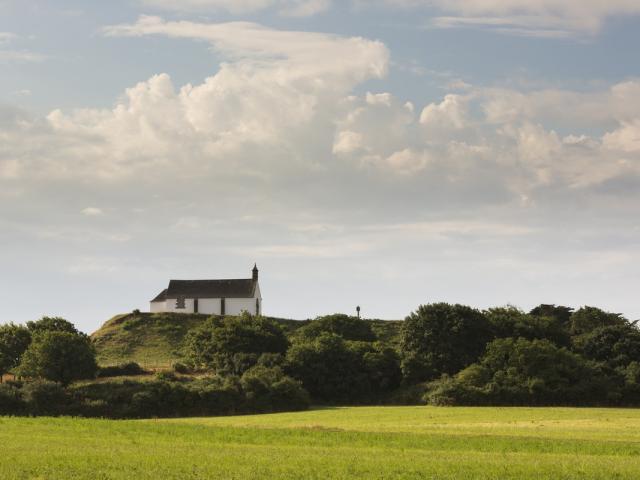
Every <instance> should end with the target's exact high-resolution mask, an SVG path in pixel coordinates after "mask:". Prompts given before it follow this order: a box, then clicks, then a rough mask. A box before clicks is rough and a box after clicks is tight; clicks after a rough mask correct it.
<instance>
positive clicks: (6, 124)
mask: <svg viewBox="0 0 640 480" xmlns="http://www.w3.org/2000/svg"><path fill="white" fill-rule="evenodd" d="M105 32H106V33H107V34H108V35H110V36H128V37H131V36H133V37H140V38H141V39H140V40H139V41H141V42H142V41H144V39H143V37H146V36H148V35H161V36H165V37H171V38H187V39H193V40H197V41H206V42H208V43H209V44H210V45H211V47H212V48H213V49H215V50H216V51H217V52H219V53H220V54H221V55H222V56H223V57H224V59H225V60H224V62H223V63H222V64H221V65H220V66H219V68H218V69H217V70H216V71H213V72H212V74H211V76H210V77H209V78H206V79H205V80H204V81H202V82H200V83H198V84H193V85H192V84H187V85H182V86H179V85H175V84H174V82H173V80H172V79H171V77H170V76H169V75H167V74H166V73H158V74H157V75H154V76H152V77H151V78H148V79H146V80H143V81H140V82H139V83H137V84H135V85H132V86H131V87H130V88H128V89H127V90H126V91H125V92H123V94H122V96H120V97H119V98H118V99H116V101H115V102H114V105H113V107H111V108H91V107H87V108H82V109H77V110H71V111H63V110H54V111H52V112H50V113H49V114H48V115H46V116H34V115H30V114H28V113H26V112H24V111H21V110H20V109H15V108H9V107H6V106H0V198H1V199H2V200H3V201H2V202H0V219H1V220H0V238H1V239H2V240H3V241H6V240H7V239H11V240H12V242H13V244H14V245H16V249H17V250H18V253H19V254H20V255H23V256H24V257H27V256H28V254H29V252H31V251H47V252H48V253H49V255H47V256H46V258H43V256H41V257H38V260H39V262H47V265H49V267H50V271H55V272H63V273H67V274H68V273H71V274H73V275H74V276H78V275H92V274H95V275H96V276H99V275H100V274H101V272H106V273H107V274H108V273H109V272H113V271H114V270H113V268H117V269H118V270H117V273H118V274H119V275H118V276H119V277H121V276H122V275H121V274H122V272H126V274H127V277H131V278H134V279H137V278H138V277H136V275H140V276H142V275H148V278H150V279H152V280H153V282H157V279H158V278H165V277H167V276H169V275H184V276H185V278H187V277H191V276H197V275H203V276H204V275H210V274H211V268H212V267H211V265H206V264H207V262H206V261H203V259H209V258H212V259H216V264H218V262H227V263H226V266H227V268H231V264H232V263H236V262H237V263H240V262H242V261H245V260H246V259H247V258H248V257H252V258H255V257H259V258H258V260H260V259H262V260H264V261H270V262H272V265H273V267H272V269H271V270H272V271H273V272H274V273H273V275H274V277H277V276H278V275H283V278H284V276H286V275H287V274H285V273H282V274H280V273H279V272H280V269H279V268H277V266H279V265H281V264H282V263H286V262H291V264H290V265H292V266H290V267H287V269H286V271H288V272H291V271H294V272H295V271H296V270H295V268H300V269H302V268H311V267H315V268H317V269H318V271H319V272H320V273H318V275H319V276H322V275H327V277H329V275H330V273H332V272H334V268H336V269H338V270H339V271H345V270H343V269H351V268H353V269H354V271H357V272H360V274H361V275H362V277H363V278H365V279H366V278H375V283H377V282H378V281H380V282H384V281H389V282H390V284H395V283H394V282H393V279H394V278H404V276H406V275H415V277H412V278H413V280H415V282H414V281H413V280H412V282H410V283H411V284H414V283H415V284H420V285H421V286H420V290H419V291H418V290H416V296H420V298H423V296H424V291H423V289H424V285H423V280H424V277H421V276H419V275H418V274H417V273H414V272H415V271H416V270H420V269H416V268H415V265H414V263H413V262H416V263H417V264H419V265H428V266H429V268H428V269H425V270H429V271H430V272H434V273H433V275H434V277H433V282H434V283H433V284H434V285H439V284H440V283H441V279H442V278H443V277H446V278H448V281H449V282H450V285H458V284H459V283H457V282H461V281H466V280H461V279H467V276H466V275H467V273H468V272H469V271H470V270H473V268H475V269H476V270H477V272H494V269H498V271H500V272H503V273H504V272H506V273H505V275H508V276H509V278H523V277H527V278H532V279H533V280H532V282H534V283H535V285H540V284H544V280H545V278H547V277H545V275H547V274H548V271H547V272H545V270H544V269H545V268H550V269H551V271H553V272H558V270H557V268H560V269H561V270H562V273H561V274H560V275H562V277H561V280H562V281H563V282H564V281H566V282H569V283H571V281H572V280H575V278H573V277H572V275H576V276H579V275H580V273H581V272H584V271H585V269H586V268H587V267H586V266H584V265H583V262H584V261H586V260H585V259H587V260H590V259H593V258H596V257H598V258H606V259H613V260H607V261H611V262H614V261H615V262H618V261H619V260H617V259H619V258H631V259H633V258H637V255H636V254H635V252H634V248H636V245H637V233H638V231H637V229H636V227H638V226H637V225H635V224H634V222H635V223H637V222H636V221H635V218H638V214H639V213H640V212H638V205H640V198H639V194H638V192H639V191H640V152H638V147H637V130H638V125H639V123H638V122H640V115H639V114H638V112H639V111H640V109H639V108H638V103H637V102H638V92H639V89H640V81H638V80H637V79H629V80H628V81H625V82H621V83H618V84H615V85H611V86H609V87H603V88H599V89H594V90H592V91H586V92H585V91H583V92H577V91H571V90H560V89H540V90H535V91H530V90H529V91H524V90H519V89H516V88H511V89H508V88H498V87H479V86H471V85H464V89H463V90H462V91H460V90H458V86H452V87H451V88H452V90H450V91H446V92H445V93H444V94H443V95H442V97H441V98H437V99H434V100H433V101H429V102H425V103H426V104H425V103H421V104H418V103H417V102H415V101H411V102H410V101H408V100H414V99H407V98H404V97H399V96H397V95H394V94H392V93H390V92H387V91H384V90H381V91H380V90H374V87H373V86H372V85H376V84H377V82H376V83H374V82H368V81H369V80H372V79H373V80H375V79H379V78H381V77H383V76H384V75H385V74H386V71H387V68H388V64H389V52H388V50H387V49H386V47H385V46H384V45H383V44H381V43H379V42H376V41H371V40H367V39H363V38H348V37H342V36H337V35H328V34H319V33H307V32H291V31H279V30H274V29H269V28H265V27H263V26H260V25H256V24H254V23H245V22H233V23H224V24H207V23H196V22H167V21H164V20H162V19H160V18H157V17H142V18H140V19H139V20H138V21H137V22H134V23H132V24H127V25H117V26H112V27H109V28H107V29H106V30H105ZM114 41H115V40H114ZM363 85H364V87H363ZM366 88H368V89H369V91H367V90H366ZM79 202H81V203H79ZM78 205H80V206H78ZM83 206H88V207H87V208H86V209H85V210H84V211H82V210H80V209H81V208H83ZM97 206H99V210H100V211H103V212H108V213H109V214H108V215H102V216H99V220H100V221H99V222H96V221H88V218H87V217H86V215H89V216H91V215H92V214H96V213H97V211H96V210H93V209H98V207H97ZM79 212H80V213H82V215H81V214H80V213H79ZM96 219H97V218H96ZM630 225H631V226H630ZM159 239H161V240H159ZM567 239H571V240H570V241H569V240H567ZM612 239H613V240H612ZM558 242H560V245H558ZM562 242H565V243H564V244H563V243H562ZM169 246H170V247H169ZM614 247H615V248H614ZM115 250H117V255H114V256H115V257H118V258H119V262H115V263H112V262H111V257H109V256H108V252H113V251H115ZM613 250H615V251H618V252H622V253H620V256H618V257H616V256H615V255H611V256H609V255H608V254H609V253H611V252H612V251H613ZM70 252H71V253H70ZM105 252H106V254H107V256H106V257H105V256H104V255H105ZM599 254H602V256H601V257H599ZM16 256H19V255H16V254H15V253H12V257H11V258H10V257H9V255H8V254H5V256H3V257H2V258H0V260H2V261H3V264H4V262H13V261H14V260H13V257H16ZM70 259H71V260H73V261H70ZM229 259H232V260H229ZM314 259H316V260H318V262H322V263H318V264H313V263H307V262H313V261H314ZM389 259H391V260H389ZM603 261H604V260H603ZM332 262H333V263H332ZM69 265H71V267H70V266H69ZM121 265H125V266H126V267H121ZM128 265H141V266H142V267H140V268H137V267H136V268H132V267H130V266H128ZM370 265H375V268H373V267H370ZM437 265H440V268H439V269H436V268H434V269H433V270H432V269H431V267H433V266H437ZM443 265H444V266H443ZM541 265H542V266H541ZM558 265H560V266H561V267H558ZM625 265H626V264H625ZM630 265H631V263H630ZM114 266H115V267H114ZM22 267H23V265H16V267H15V268H16V269H18V268H22ZM49 267H48V268H49ZM33 268H34V271H35V270H36V267H33ZM37 268H38V269H39V268H41V267H40V265H38V266H37ZM123 268H126V269H125V270H123ZM450 268H453V270H455V272H456V273H455V274H454V273H447V272H448V271H449V270H448V269H450ZM145 269H147V270H145ZM292 269H293V270H292ZM341 269H342V270H341ZM369 270H371V271H369ZM234 271H235V270H234ZM283 271H285V269H284V268H283ZM140 272H142V273H140ZM408 272H409V273H408ZM632 274H633V275H635V273H632ZM632 274H630V275H632ZM378 275H379V276H378ZM447 275H448V276H447ZM483 275H484V273H483V274H482V275H481V274H478V275H476V277H474V283H478V280H479V279H480V280H481V281H484V280H483V279H482V278H481V277H482V276H483ZM496 276H498V274H496ZM285 280H286V281H285ZM494 280H496V279H495V278H494ZM498 280H499V279H498ZM148 281H149V280H148ZM327 281H328V282H330V281H331V280H330V279H329V280H327ZM350 281H352V278H351V280H350ZM149 282H150V283H153V282H151V281H149ZM288 282H290V279H288V278H285V279H283V280H282V284H283V285H284V286H283V289H284V288H286V285H287V284H288ZM371 282H372V283H374V282H373V281H371ZM421 282H422V283H421ZM560 283H561V282H560V280H557V283H556V284H554V285H555V286H556V287H557V286H558V285H559V284H560ZM502 285H503V286H504V284H502ZM151 287H153V288H151ZM342 287H343V286H342V285H340V287H339V288H342ZM506 287H508V285H507V286H506ZM139 288H142V287H139ZM155 288H156V286H155V283H154V284H153V285H150V286H149V289H150V290H153V289H155ZM289 288H290V287H289ZM403 288H404V286H403ZM416 288H417V287H416ZM470 289H471V290H473V286H471V287H470ZM471 290H470V291H471ZM523 290H526V288H523ZM527 291H529V290H527ZM150 293H152V292H150ZM313 294H315V293H314V292H311V293H310V295H313ZM136 295H137V294H136ZM403 301H404V300H403ZM416 301H418V300H416ZM407 302H409V301H408V300H407ZM411 302H413V299H412V300H411ZM302 303H304V302H303V300H301V306H300V309H301V310H302V309H304V308H306V305H302ZM408 304H412V303H408ZM287 308H288V307H287Z"/></svg>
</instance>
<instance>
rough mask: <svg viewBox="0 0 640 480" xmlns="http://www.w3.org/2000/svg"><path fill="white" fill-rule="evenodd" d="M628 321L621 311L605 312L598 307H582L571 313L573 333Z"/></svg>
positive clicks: (578, 333)
mask: <svg viewBox="0 0 640 480" xmlns="http://www.w3.org/2000/svg"><path fill="white" fill-rule="evenodd" d="M627 323H628V321H627V320H626V319H625V318H624V317H623V316H622V315H620V314H619V313H609V312H605V311H604V310H601V309H599V308H596V307H582V308H581V309H579V310H577V311H575V312H574V313H573V314H572V315H571V333H572V334H574V335H581V334H583V333H589V332H591V331H593V330H595V329H596V328H599V327H607V326H613V325H625V324H627Z"/></svg>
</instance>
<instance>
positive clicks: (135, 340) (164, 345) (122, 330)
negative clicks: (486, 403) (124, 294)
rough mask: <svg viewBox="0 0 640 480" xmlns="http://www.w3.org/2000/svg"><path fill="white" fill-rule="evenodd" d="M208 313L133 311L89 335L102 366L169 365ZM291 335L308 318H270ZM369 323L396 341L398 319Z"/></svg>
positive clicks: (177, 358) (381, 335)
mask: <svg viewBox="0 0 640 480" xmlns="http://www.w3.org/2000/svg"><path fill="white" fill-rule="evenodd" d="M207 318H208V316H207V315H198V314H184V313H144V312H134V313H128V314H123V315H116V316H115V317H113V318H112V319H111V320H109V321H107V322H106V323H105V324H104V325H102V327H100V329H99V330H97V331H96V332H94V333H93V334H91V338H92V339H93V341H94V344H95V347H96V351H97V354H98V355H97V356H98V363H99V364H100V365H101V366H109V365H117V364H120V363H125V362H137V363H139V364H140V365H142V366H143V367H145V368H168V367H170V366H171V365H172V364H173V363H175V362H177V361H180V359H181V353H180V349H181V345H182V340H183V339H184V336H185V335H186V334H187V332H188V331H189V330H191V329H193V328H195V327H197V326H199V325H201V324H202V323H203V322H204V321H205V320H206V319H207ZM272 319H273V320H275V321H277V322H278V323H279V324H280V325H281V326H282V327H283V329H284V330H285V332H286V333H287V335H291V334H292V333H293V332H295V331H296V330H297V329H298V328H300V327H302V326H304V325H306V324H307V323H308V322H309V320H304V321H298V320H289V319H283V318H272ZM365 321H369V322H371V326H372V329H373V331H374V332H375V333H376V335H377V336H378V338H380V339H381V340H383V341H385V342H389V343H391V344H395V343H397V338H398V334H399V327H400V323H401V322H395V321H383V320H365Z"/></svg>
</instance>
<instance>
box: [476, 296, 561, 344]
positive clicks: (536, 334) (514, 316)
mask: <svg viewBox="0 0 640 480" xmlns="http://www.w3.org/2000/svg"><path fill="white" fill-rule="evenodd" d="M484 314H485V316H486V318H487V320H488V321H489V323H490V324H491V327H492V330H493V335H494V337H495V338H508V337H513V338H526V339H527V340H535V339H543V338H544V339H547V340H549V341H551V342H553V343H555V344H556V345H559V346H568V345H569V343H570V341H569V331H568V330H567V328H566V324H565V323H564V322H563V321H562V320H560V319H559V318H558V317H557V316H543V315H531V314H526V313H524V312H523V311H522V310H520V309H518V308H516V307H511V306H508V307H499V308H490V309H488V310H485V312H484Z"/></svg>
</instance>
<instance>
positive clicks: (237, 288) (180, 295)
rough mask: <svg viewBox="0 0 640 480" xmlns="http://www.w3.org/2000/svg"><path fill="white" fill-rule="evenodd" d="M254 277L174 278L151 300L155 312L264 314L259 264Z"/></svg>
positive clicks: (152, 310) (253, 274)
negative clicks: (259, 283) (227, 278)
mask: <svg viewBox="0 0 640 480" xmlns="http://www.w3.org/2000/svg"><path fill="white" fill-rule="evenodd" d="M251 273H252V275H251V278H247V279H244V278H243V279H235V280H171V281H170V282H169V287H168V288H166V289H164V290H163V291H162V292H160V293H159V294H158V296H156V297H155V298H154V299H153V300H151V302H150V303H151V312H172V313H202V314H206V315H239V314H241V313H242V312H244V311H246V312H249V313H250V314H252V315H261V314H262V296H261V295H260V286H259V285H258V266H257V265H254V266H253V270H252V272H251Z"/></svg>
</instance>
